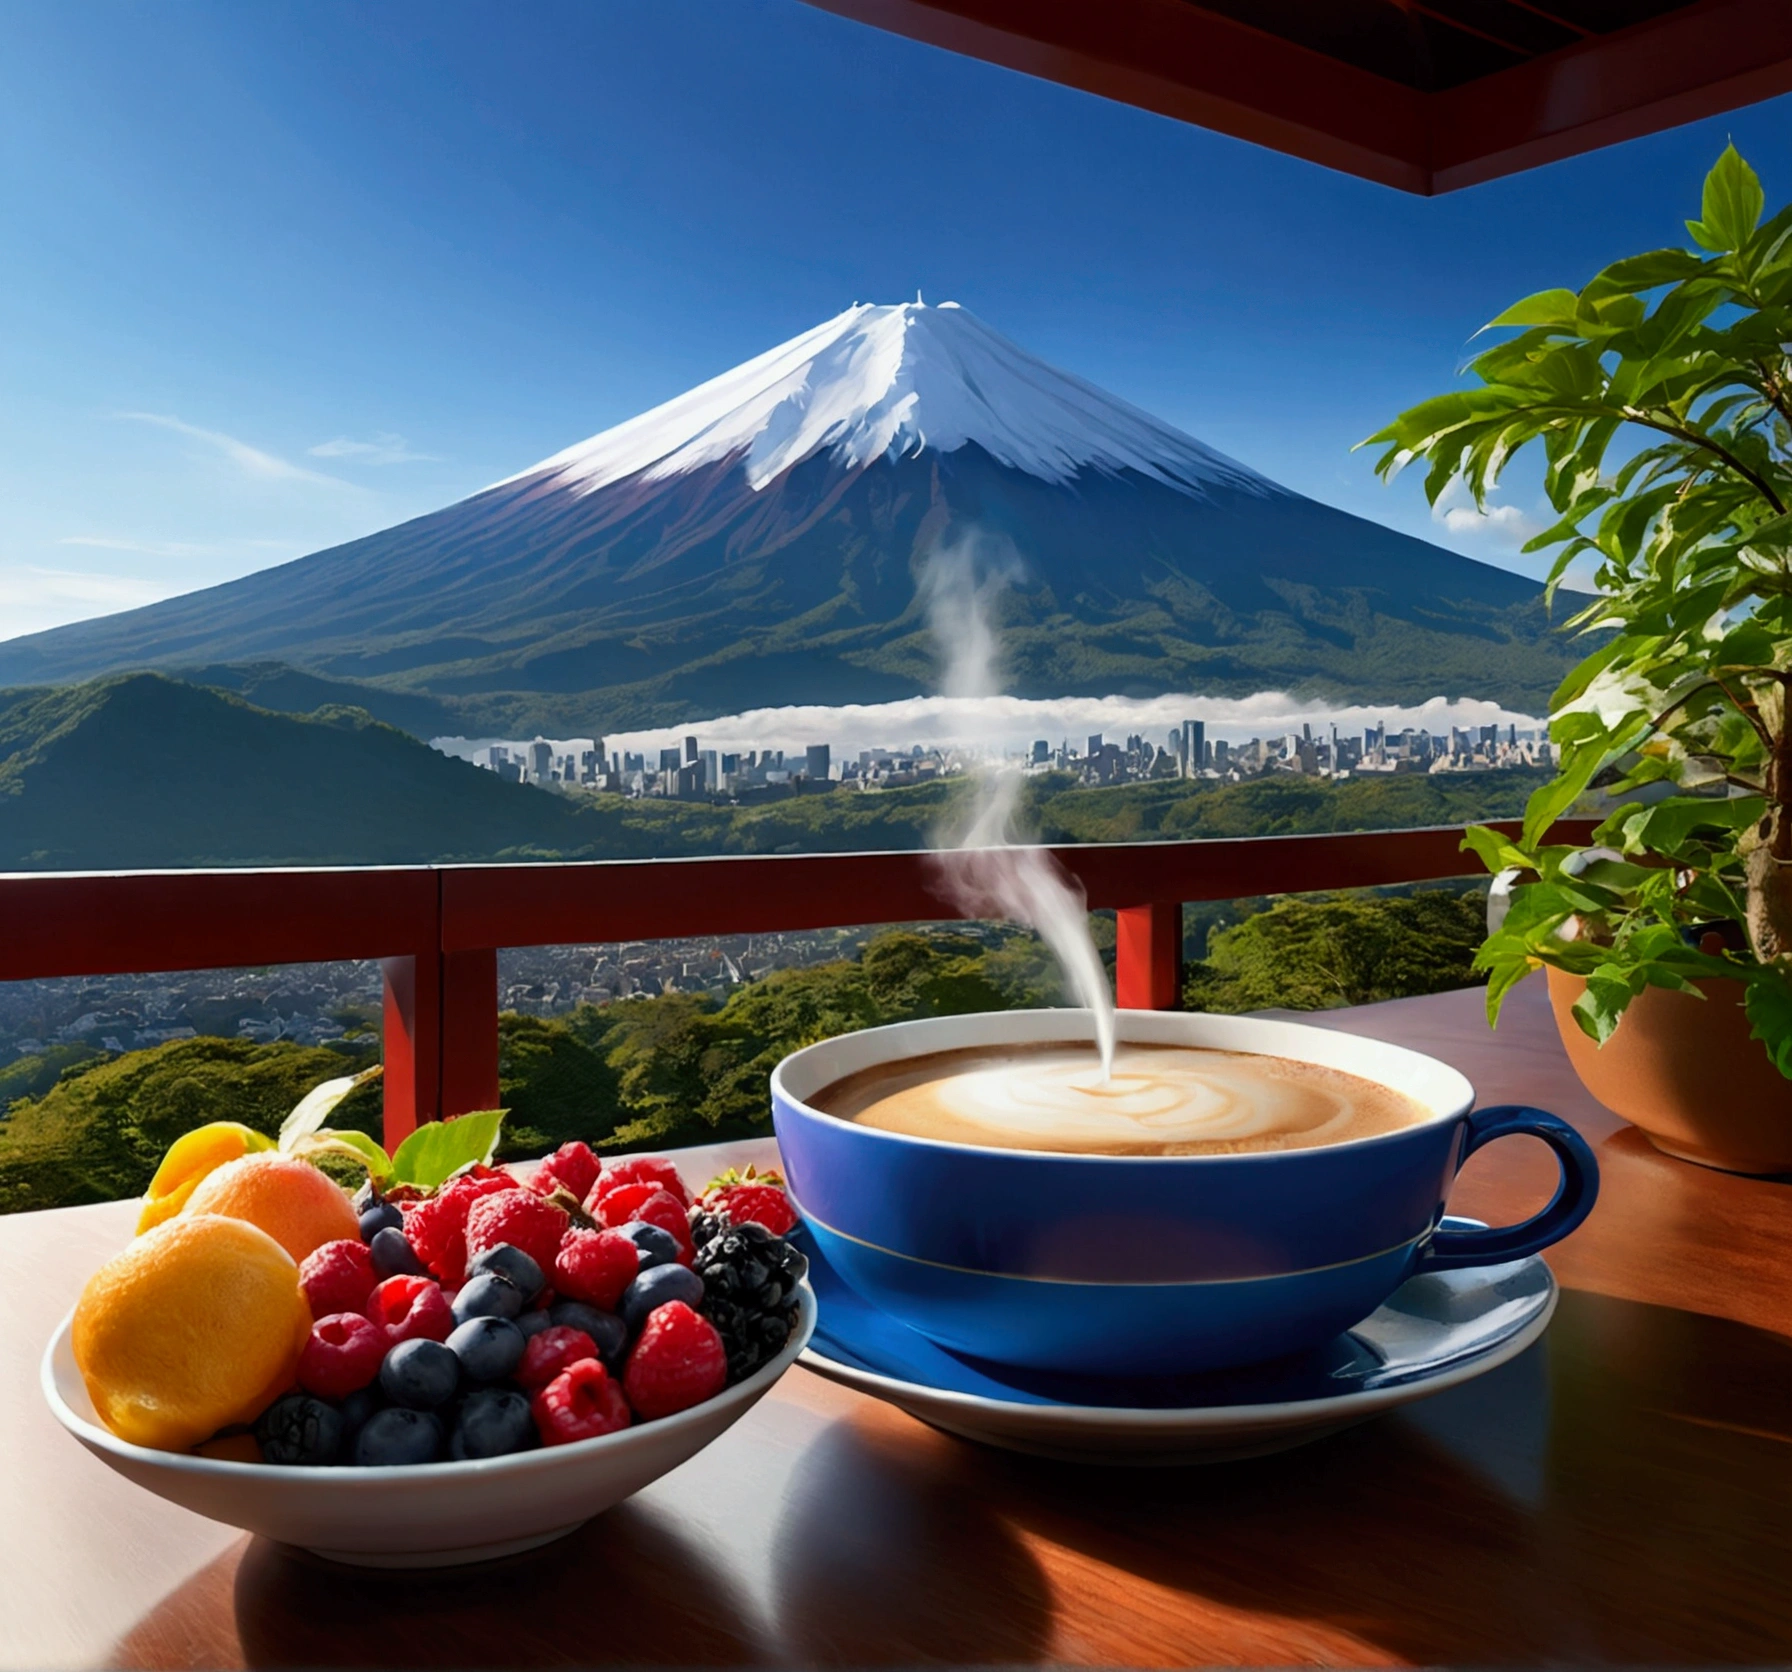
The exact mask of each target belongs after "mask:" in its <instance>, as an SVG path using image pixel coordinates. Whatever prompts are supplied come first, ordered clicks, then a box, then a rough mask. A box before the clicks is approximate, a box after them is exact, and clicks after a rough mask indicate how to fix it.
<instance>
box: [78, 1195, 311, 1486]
mask: <svg viewBox="0 0 1792 1672" xmlns="http://www.w3.org/2000/svg"><path fill="white" fill-rule="evenodd" d="M310 1333H311V1308H310V1307H309V1306H308V1305H307V1304H306V1302H305V1292H304V1290H302V1289H301V1288H300V1287H299V1268H298V1264H297V1262H296V1261H295V1260H294V1259H293V1257H292V1256H291V1255H290V1254H288V1253H287V1252H286V1250H285V1249H284V1248H282V1247H281V1246H280V1244H279V1243H277V1242H275V1241H274V1239H273V1238H272V1237H271V1236H269V1235H268V1234H267V1232H266V1231H263V1230H258V1229H257V1228H256V1227H255V1226H253V1225H250V1224H247V1223H246V1222H245V1221H243V1220H241V1219H226V1218H224V1217H222V1216H221V1215H217V1214H196V1213H183V1214H181V1215H180V1216H179V1217H178V1218H175V1219H171V1220H169V1221H168V1223H167V1224H166V1225H158V1226H157V1227H156V1228H155V1229H154V1230H153V1231H149V1232H147V1233H145V1234H144V1235H143V1236H140V1237H138V1238H137V1240H136V1241H135V1242H133V1243H130V1244H129V1245H127V1246H126V1248H125V1250H124V1252H123V1253H121V1254H118V1255H115V1256H114V1257H113V1258H112V1259H110V1260H108V1261H107V1262H106V1264H105V1265H103V1266H101V1267H100V1269H99V1270H98V1271H96V1272H95V1273H94V1274H93V1276H92V1277H91V1278H90V1279H89V1280H88V1284H87V1287H86V1288H85V1289H83V1290H82V1291H81V1299H80V1301H79V1302H78V1303H77V1304H76V1306H75V1317H74V1324H73V1331H72V1345H73V1347H74V1353H75V1363H76V1364H77V1365H78V1366H79V1367H80V1370H81V1379H82V1380H83V1381H84V1382H85V1383H86V1384H87V1393H88V1397H89V1398H91V1399H92V1400H93V1408H94V1410H95V1411H97V1412H98V1413H99V1417H100V1420H101V1421H102V1422H103V1423H105V1425H106V1426H107V1427H108V1428H110V1429H111V1430H112V1432H113V1433H114V1434H117V1435H118V1436H120V1438H122V1439H126V1440H130V1441H132V1442H133V1443H134V1444H136V1445H140V1446H154V1447H156V1448H157V1449H158V1450H161V1451H184V1450H186V1449H187V1448H188V1447H189V1446H194V1445H197V1444H198V1443H199V1442H200V1441H201V1440H204V1439H206V1438H208V1437H209V1436H211V1435H213V1434H215V1433H217V1431H218V1430H219V1429H220V1428H226V1427H229V1426H231V1425H232V1424H237V1423H248V1422H253V1421H254V1420H255V1418H256V1417H258V1416H260V1414H261V1413H262V1412H263V1411H264V1410H265V1409H266V1408H267V1407H268V1406H269V1405H270V1404H271V1403H272V1402H273V1401H274V1399H275V1397H276V1396H277V1395H279V1394H280V1393H281V1392H283V1391H284V1390H285V1389H286V1388H287V1387H289V1386H290V1385H291V1383H292V1379H293V1374H294V1372H295V1371H296V1370H297V1368H298V1363H299V1353H300V1350H301V1349H302V1348H303V1347H304V1345H305V1341H306V1338H307V1337H308V1336H309V1335H310Z"/></svg>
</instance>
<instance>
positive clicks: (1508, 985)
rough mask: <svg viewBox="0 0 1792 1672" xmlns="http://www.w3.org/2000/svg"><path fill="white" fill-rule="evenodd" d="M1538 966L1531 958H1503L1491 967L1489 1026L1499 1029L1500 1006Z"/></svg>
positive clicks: (1488, 995)
mask: <svg viewBox="0 0 1792 1672" xmlns="http://www.w3.org/2000/svg"><path fill="white" fill-rule="evenodd" d="M1536 967H1537V965H1536V964H1535V963H1534V962H1533V961H1532V960H1531V959H1529V958H1523V957H1520V958H1501V959H1500V960H1499V961H1498V962H1497V963H1494V964H1493V965H1491V966H1490V968H1491V971H1492V973H1491V974H1490V975H1489V976H1488V978H1487V1025H1488V1026H1489V1027H1490V1028H1493V1027H1498V1026H1499V1021H1500V1006H1501V1005H1503V1004H1504V1003H1505V1002H1506V995H1507V994H1508V993H1509V992H1511V991H1512V989H1513V988H1514V987H1516V986H1517V985H1518V984H1519V982H1521V981H1522V980H1524V978H1525V977H1526V976H1527V975H1529V974H1530V973H1531V971H1532V970H1534V969H1535V968H1536Z"/></svg>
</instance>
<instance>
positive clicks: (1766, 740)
mask: <svg viewBox="0 0 1792 1672" xmlns="http://www.w3.org/2000/svg"><path fill="white" fill-rule="evenodd" d="M1711 683H1712V684H1713V685H1715V686H1716V687H1717V688H1718V690H1720V691H1722V692H1723V694H1724V695H1725V696H1726V697H1728V698H1729V699H1730V704H1731V706H1732V707H1733V708H1734V709H1735V710H1736V712H1737V713H1738V714H1740V715H1741V716H1742V717H1743V719H1745V720H1746V721H1748V723H1749V724H1750V725H1751V726H1753V727H1754V728H1755V736H1756V737H1758V738H1760V740H1761V742H1762V744H1763V746H1764V747H1766V748H1767V749H1770V750H1771V749H1772V748H1773V733H1772V732H1770V731H1769V730H1768V729H1767V727H1766V726H1765V725H1763V724H1762V723H1761V710H1760V707H1759V705H1758V704H1756V703H1755V702H1753V701H1748V702H1744V701H1743V699H1742V698H1741V697H1739V696H1737V695H1736V693H1735V692H1734V691H1732V690H1731V689H1730V687H1729V686H1727V685H1726V684H1724V682H1723V681H1722V680H1721V679H1720V678H1718V677H1717V675H1716V674H1713V675H1712V676H1711Z"/></svg>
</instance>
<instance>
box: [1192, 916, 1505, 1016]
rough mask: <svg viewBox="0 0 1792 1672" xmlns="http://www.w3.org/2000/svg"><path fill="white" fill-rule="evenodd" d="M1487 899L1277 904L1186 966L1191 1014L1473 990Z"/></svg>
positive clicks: (1216, 937)
mask: <svg viewBox="0 0 1792 1672" xmlns="http://www.w3.org/2000/svg"><path fill="white" fill-rule="evenodd" d="M1485 912H1486V897H1485V895H1483V894H1466V895H1465V894H1456V893H1450V892H1447V891H1445V890H1443V889H1423V890H1420V891H1419V892H1417V893H1414V894H1411V895H1407V896H1404V897H1395V898H1388V899H1374V898H1363V897H1360V896H1357V897H1352V896H1322V897H1319V898H1298V897H1297V898H1290V899H1283V900H1278V901H1276V902H1275V903H1274V904H1273V905H1272V906H1271V907H1270V908H1269V909H1268V910H1267V911H1262V912H1258V913H1256V914H1255V915H1254V916H1251V917H1248V918H1246V919H1245V921H1244V922H1243V923H1240V924H1238V925H1236V926H1235V927H1233V928H1229V929H1221V930H1218V931H1217V932H1215V933H1214V934H1213V935H1211V936H1210V937H1209V939H1208V954H1207V958H1206V959H1205V960H1204V961H1203V962H1201V963H1197V964H1193V965H1191V966H1190V967H1189V971H1188V974H1187V977H1186V979H1185V982H1184V988H1183V1002H1184V1004H1185V1006H1186V1007H1187V1008H1188V1009H1190V1010H1208V1011H1221V1012H1227V1013H1237V1012H1239V1011H1245V1010H1270V1009H1285V1010H1329V1009H1333V1008H1335V1007H1337V1006H1340V1005H1349V1004H1373V1003H1376V1002H1378V1001H1379V1000H1382V999H1391V998H1407V997H1411V996H1413V995H1415V994H1419V993H1436V992H1444V991H1447V990H1449V989H1450V988H1454V987H1469V986H1473V985H1475V984H1476V980H1477V978H1476V976H1475V973H1474V969H1473V961H1474V956H1475V951H1476V948H1477V947H1478V946H1479V945H1480V942H1481V938H1482V935H1483V933H1484V932H1485V928H1486V918H1485Z"/></svg>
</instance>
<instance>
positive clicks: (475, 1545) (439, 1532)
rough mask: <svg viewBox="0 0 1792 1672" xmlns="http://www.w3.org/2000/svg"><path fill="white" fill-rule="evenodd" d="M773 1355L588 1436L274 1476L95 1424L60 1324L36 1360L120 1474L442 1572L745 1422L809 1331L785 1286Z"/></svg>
mask: <svg viewBox="0 0 1792 1672" xmlns="http://www.w3.org/2000/svg"><path fill="white" fill-rule="evenodd" d="M797 1307H798V1311H797V1324H796V1329H795V1330H794V1331H793V1332H792V1334H791V1337H790V1340H789V1341H788V1342H786V1343H785V1346H784V1350H783V1352H781V1353H779V1355H778V1356H777V1357H776V1358H775V1359H773V1360H772V1362H771V1363H770V1364H768V1365H765V1366H764V1367H763V1368H762V1369H760V1370H759V1371H758V1372H756V1373H755V1374H754V1375H752V1376H749V1377H748V1378H747V1379H746V1380H745V1381H744V1382H739V1383H737V1384H736V1385H735V1386H733V1387H731V1388H727V1389H724V1391H723V1392H721V1393H719V1394H717V1395H716V1397H715V1398H714V1399H710V1400H706V1401H705V1402H704V1403H703V1404H701V1405H696V1406H693V1407H692V1408H691V1409H690V1410H688V1411H680V1412H679V1413H678V1414H677V1415H676V1416H671V1417H662V1418H660V1419H659V1421H657V1422H644V1423H641V1424H640V1425H639V1426H637V1427H634V1428H625V1429H624V1430H623V1431H622V1432H621V1433H619V1434H606V1435H603V1436H602V1437H601V1438H599V1439H595V1440H577V1441H574V1442H573V1443H572V1444H571V1445H565V1446H550V1447H546V1448H544V1449H542V1450H540V1451H525V1452H518V1453H515V1454H513V1455H512V1456H509V1457H489V1458H483V1459H480V1460H478V1461H474V1462H467V1463H421V1464H417V1465H414V1466H412V1467H410V1468H381V1469H358V1468H349V1467H341V1468H326V1469H300V1468H280V1467H277V1466H275V1465H274V1464H271V1463H231V1462H226V1461H223V1460H221V1459H216V1458H210V1457H193V1456H189V1455H187V1454H186V1453H184V1452H173V1451H153V1450H151V1449H150V1448H149V1447H147V1446H136V1445H132V1444H130V1443H129V1442H128V1441H126V1440H121V1439H119V1437H118V1436H117V1435H116V1434H114V1433H112V1432H111V1431H110V1430H108V1429H107V1428H105V1427H104V1426H102V1425H101V1423H100V1422H99V1421H98V1420H97V1418H96V1416H95V1414H94V1409H93V1402H92V1401H91V1400H90V1399H89V1398H88V1397H87V1389H86V1386H85V1385H84V1384H83V1382H82V1380H81V1373H80V1371H79V1370H77V1369H76V1368H75V1356H74V1351H73V1349H72V1347H71V1346H70V1343H69V1319H67V1318H65V1319H63V1321H62V1326H61V1328H59V1329H58V1330H57V1331H56V1334H55V1336H54V1338H53V1339H52V1340H51V1342H50V1345H49V1347H48V1348H47V1349H46V1350H45V1352H44V1361H43V1387H44V1397H45V1398H46V1399H47V1400H48V1401H49V1402H50V1409H51V1410H52V1411H54V1412H55V1413H56V1420H57V1421H58V1422H60V1423H61V1424H62V1426H63V1427H64V1428H66V1429H67V1430H68V1431H69V1433H71V1434H73V1435H74V1437H75V1438H76V1439H77V1440H79V1441H80V1442H81V1444H82V1445H84V1446H86V1448H87V1449H88V1450H89V1451H90V1452H92V1453H93V1454H94V1456H95V1457H97V1458H99V1459H100V1460H101V1462H103V1463H105V1464H107V1465H108V1466H110V1467H111V1468H114V1469H116V1470H117V1471H118V1472H119V1473H120V1474H121V1475H123V1476H125V1478H126V1479H127V1480H132V1481H135V1482H136V1483H137V1485H139V1486H142V1487H145V1488H147V1489H148V1490H149V1491H151V1492H154V1493H155V1494H156V1495H157V1496H158V1497H161V1498H166V1499H168V1500H169V1502H170V1503H176V1504H179V1505H180V1506H181V1507H182V1508H183V1509H190V1510H192V1511H193V1513H194V1514H196V1515H204V1516H208V1517H209V1518H210V1519H211V1520H213V1521H222V1522H224V1523H226V1524H227V1525H229V1526H232V1527H242V1528H245V1529H247V1530H248V1531H249V1532H252V1533H260V1534H261V1535H262V1536H263V1537H264V1538H271V1539H278V1540H280V1541H281V1542H282V1543H285V1544H297V1545H302V1546H303V1547H304V1548H305V1549H307V1550H311V1551H314V1552H315V1553H316V1554H318V1555H320V1556H327V1557H329V1558H330V1559H331V1560H333V1561H338V1562H351V1563H354V1564H356V1565H358V1566H362V1567H445V1566H448V1565H450V1564H451V1563H455V1562H477V1561H483V1560H485V1559H487V1558H488V1557H492V1556H507V1555H510V1554H511V1553H512V1552H514V1551H518V1550H529V1549H532V1548H533V1547H534V1546H536V1545H538V1544H546V1543H548V1542H549V1541H550V1540H552V1539H556V1538H559V1537H561V1536H562V1535H564V1534H566V1533H570V1532H571V1531H572V1530H573V1529H574V1528H575V1527H578V1526H580V1525H581V1524H582V1523H584V1522H586V1521H588V1520H590V1519H591V1517H592V1516H594V1515H597V1514H599V1513H600V1512H602V1511H603V1510H606V1509H608V1508H609V1507H610V1506H611V1505H612V1504H617V1503H620V1502H621V1501H622V1500H623V1499H624V1498H626V1497H628V1496H629V1495H630V1494H631V1493H634V1492H639V1491H640V1490H641V1488H642V1487H644V1486H647V1485H649V1484H650V1483H652V1482H653V1481H656V1480H658V1479H659V1477H660V1476H661V1475H663V1474H666V1473H668V1472H670V1471H671V1470H673V1469H676V1468H677V1467H678V1465H679V1464H680V1463H683V1462H686V1461H687V1460H689V1459H690V1458H691V1457H694V1456H695V1455H696V1454H697V1453H698V1452H700V1451H701V1450H702V1449H703V1448H704V1447H705V1446H706V1445H708V1444H709V1442H710V1441H711V1440H713V1439H715V1438H716V1437H717V1436H718V1435H719V1434H721V1433H722V1432H723V1430H724V1429H727V1428H729V1427H731V1426H732V1425H733V1424H734V1423H735V1422H737V1421H739V1419H740V1418H741V1417H743V1416H745V1415H746V1413H747V1412H748V1411H749V1410H751V1409H752V1407H753V1406H754V1405H755V1404H757V1403H758V1401H759V1399H760V1398H761V1397H762V1396H763V1395H764V1394H765V1392H766V1390H767V1389H768V1388H770V1387H771V1385H772V1383H773V1382H775V1381H777V1379H778V1378H779V1377H780V1376H782V1375H783V1374H784V1372H785V1371H786V1370H788V1369H789V1368H790V1367H791V1365H792V1364H794V1363H795V1362H796V1359H797V1355H798V1354H799V1353H801V1352H802V1350H803V1348H804V1347H805V1346H807V1345H808V1341H809V1337H810V1335H811V1334H812V1333H813V1332H814V1329H815V1293H814V1291H813V1290H812V1289H811V1288H810V1287H809V1285H808V1284H807V1283H806V1282H805V1283H803V1284H802V1285H801V1286H800V1288H799V1290H798V1292H797Z"/></svg>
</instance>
